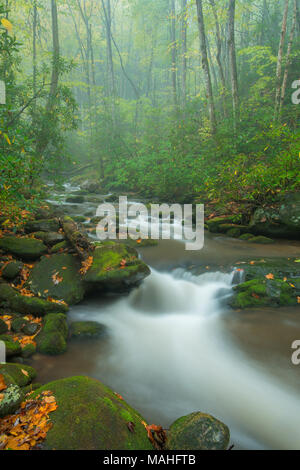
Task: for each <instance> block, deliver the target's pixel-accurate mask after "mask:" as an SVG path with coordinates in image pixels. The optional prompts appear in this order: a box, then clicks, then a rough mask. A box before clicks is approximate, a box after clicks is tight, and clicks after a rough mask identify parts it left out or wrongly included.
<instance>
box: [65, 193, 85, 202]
mask: <svg viewBox="0 0 300 470" xmlns="http://www.w3.org/2000/svg"><path fill="white" fill-rule="evenodd" d="M84 201H85V199H84V196H82V195H80V194H78V195H77V196H69V197H67V198H66V202H68V203H71V204H83V203H84Z"/></svg>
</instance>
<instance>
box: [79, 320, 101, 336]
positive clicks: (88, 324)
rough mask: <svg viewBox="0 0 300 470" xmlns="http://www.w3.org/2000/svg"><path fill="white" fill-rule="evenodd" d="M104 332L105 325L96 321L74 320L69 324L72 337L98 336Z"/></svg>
mask: <svg viewBox="0 0 300 470" xmlns="http://www.w3.org/2000/svg"><path fill="white" fill-rule="evenodd" d="M106 332H107V329H106V326H105V325H101V323H98V322H96V321H75V322H73V323H72V324H71V325H70V336H71V337H72V338H99V337H100V336H103V335H105V334H106Z"/></svg>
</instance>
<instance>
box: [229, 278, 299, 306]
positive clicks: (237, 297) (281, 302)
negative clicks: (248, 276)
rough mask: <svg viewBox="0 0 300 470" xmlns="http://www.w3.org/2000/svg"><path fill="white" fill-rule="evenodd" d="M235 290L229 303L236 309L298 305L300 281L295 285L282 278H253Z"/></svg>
mask: <svg viewBox="0 0 300 470" xmlns="http://www.w3.org/2000/svg"><path fill="white" fill-rule="evenodd" d="M233 290H234V296H233V297H232V298H231V299H230V301H229V303H230V305H231V307H233V308H235V309H244V308H255V307H269V306H273V307H282V306H289V305H297V302H298V301H297V297H298V295H299V294H300V282H299V283H298V285H297V286H295V284H292V283H290V282H287V281H282V280H281V279H266V278H265V279H253V280H252V281H247V282H244V283H242V284H239V285H237V286H235V287H234V288H233Z"/></svg>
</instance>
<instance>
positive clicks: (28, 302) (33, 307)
mask: <svg viewBox="0 0 300 470" xmlns="http://www.w3.org/2000/svg"><path fill="white" fill-rule="evenodd" d="M0 306H3V307H5V308H9V309H10V310H12V311H14V312H19V313H22V314H32V315H36V316H43V315H46V314H47V313H60V312H67V311H68V306H67V305H66V304H62V303H54V302H50V301H48V300H43V299H40V298H38V297H25V296H23V295H21V294H20V293H19V292H18V291H17V290H16V289H14V288H13V287H11V286H10V285H8V284H6V283H0Z"/></svg>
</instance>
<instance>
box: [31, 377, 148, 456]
mask: <svg viewBox="0 0 300 470" xmlns="http://www.w3.org/2000/svg"><path fill="white" fill-rule="evenodd" d="M47 390H51V392H52V393H53V395H54V397H55V399H56V402H57V404H58V408H57V410H55V411H53V412H52V413H50V415H49V417H50V420H51V422H52V424H53V426H52V428H51V429H50V431H49V432H48V433H47V436H46V439H45V442H44V445H43V446H44V448H45V449H50V450H51V449H55V450H97V451H99V450H109V451H111V450H124V451H125V450H153V448H152V446H151V444H150V441H149V439H148V435H147V431H146V429H145V427H144V424H143V421H144V419H143V417H142V416H141V415H140V414H139V413H138V412H137V411H135V410H134V409H133V408H131V406H129V405H128V404H127V403H126V402H125V401H124V400H122V399H121V398H119V396H117V395H116V394H115V393H114V392H112V391H111V390H110V389H109V388H108V387H106V386H105V385H103V384H102V383H101V382H99V381H98V380H94V379H90V378H88V377H70V378H67V379H63V380H57V381H55V382H51V383H48V384H47V385H44V386H43V387H41V388H39V389H38V390H37V391H36V392H35V394H34V395H33V397H34V396H35V395H39V394H41V393H42V392H43V391H47ZM129 423H132V425H130V424H129ZM132 427H133V432H132V431H131V430H130V429H129V428H132Z"/></svg>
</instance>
